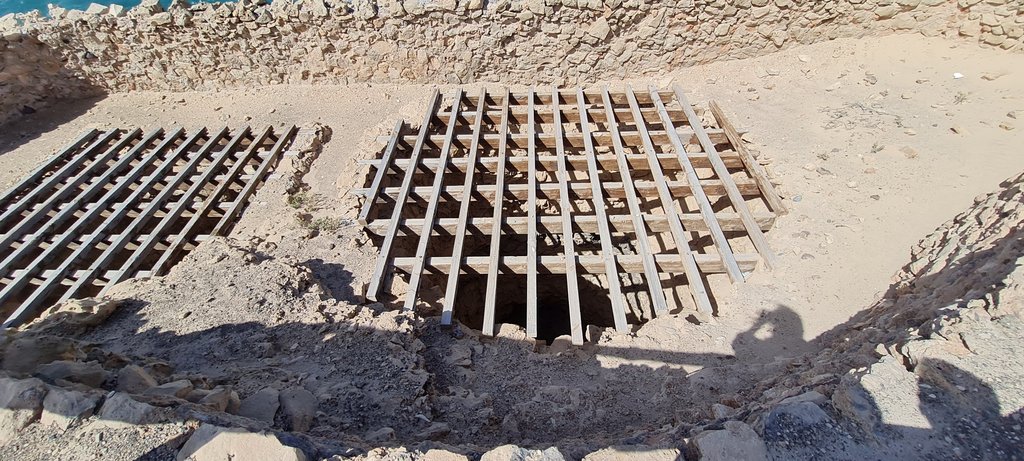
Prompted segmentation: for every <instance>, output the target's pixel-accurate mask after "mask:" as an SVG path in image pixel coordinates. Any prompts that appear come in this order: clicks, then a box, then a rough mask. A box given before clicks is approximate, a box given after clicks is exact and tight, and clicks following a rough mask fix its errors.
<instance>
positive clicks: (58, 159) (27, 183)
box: [0, 129, 100, 210]
mask: <svg viewBox="0 0 1024 461" xmlns="http://www.w3.org/2000/svg"><path fill="white" fill-rule="evenodd" d="M98 134H100V130H97V129H91V130H86V131H85V132H84V133H82V135H81V136H79V137H78V138H76V139H75V140H74V141H72V142H71V143H70V144H68V145H67V146H64V148H63V149H61V150H59V151H57V153H56V154H53V155H52V156H50V158H48V159H46V161H45V162H43V164H42V165H39V166H38V167H37V168H36V169H35V170H32V172H31V173H29V174H28V176H27V177H26V178H25V179H23V180H22V181H21V182H19V183H17V184H15V185H13V186H11V188H10V189H8V190H7V192H4V194H3V195H0V197H2V198H0V207H2V206H5V205H6V204H8V203H10V202H13V201H14V199H15V197H17V196H18V195H25V194H31V193H32V191H33V190H34V189H35V187H33V186H36V187H38V186H40V184H37V183H38V182H39V181H40V180H41V179H43V176H46V173H49V172H50V171H52V170H53V169H54V168H58V165H60V164H61V163H62V162H66V161H74V158H75V157H77V155H72V154H75V153H76V152H77V153H78V154H79V155H80V154H83V153H84V151H81V150H80V149H81V148H82V146H84V145H85V144H86V143H88V142H89V141H92V140H93V139H95V138H96V135H98ZM69 157H71V158H69ZM26 189H27V190H26ZM5 210H6V208H5Z"/></svg>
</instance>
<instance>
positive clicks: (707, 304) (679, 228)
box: [626, 88, 731, 322]
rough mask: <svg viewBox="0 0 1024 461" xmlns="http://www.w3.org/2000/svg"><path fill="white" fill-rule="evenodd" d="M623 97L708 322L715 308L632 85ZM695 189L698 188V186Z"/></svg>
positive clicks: (692, 290)
mask: <svg viewBox="0 0 1024 461" xmlns="http://www.w3.org/2000/svg"><path fill="white" fill-rule="evenodd" d="M626 96H627V97H628V99H629V106H630V108H631V109H633V120H634V121H636V126H637V128H638V129H639V130H640V139H641V140H642V142H643V145H644V150H645V151H646V152H647V158H648V161H649V162H650V164H651V175H652V176H654V180H655V182H656V183H657V184H658V198H659V200H660V201H661V207H662V208H663V209H664V210H665V214H666V215H668V224H669V229H671V230H672V239H673V240H675V242H676V252H678V254H679V260H680V262H682V266H683V272H684V273H685V274H686V283H687V285H689V287H690V294H691V295H692V296H693V302H694V304H695V305H696V306H697V312H698V313H699V314H700V315H701V316H702V317H703V318H702V319H701V320H702V321H705V322H707V321H710V320H711V318H712V317H713V316H714V308H712V306H711V299H710V298H709V297H708V291H707V289H706V288H705V287H704V280H703V279H702V278H701V276H700V269H699V268H698V267H697V262H696V260H695V259H694V256H693V249H692V248H690V239H689V238H687V236H686V229H685V228H683V223H682V221H680V220H679V213H678V211H677V210H676V200H675V198H674V197H672V193H671V192H670V191H669V189H668V185H667V184H665V175H664V173H662V171H661V165H659V164H658V159H657V157H656V155H655V154H656V153H657V152H655V150H654V145H653V144H651V141H650V139H649V138H648V137H647V136H645V133H646V132H647V123H646V122H644V121H643V119H642V118H641V117H640V111H639V109H640V105H639V104H638V103H637V102H636V95H635V93H634V92H633V88H628V89H627V90H626ZM694 189H699V187H698V188H694ZM705 219H706V217H705ZM712 220H713V221H714V224H717V223H718V221H717V220H716V219H715V218H714V217H712ZM708 225H709V226H711V225H712V223H710V222H709V223H708ZM730 256H731V253H730ZM665 313H667V312H658V314H665Z"/></svg>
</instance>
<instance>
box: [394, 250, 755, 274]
mask: <svg viewBox="0 0 1024 461" xmlns="http://www.w3.org/2000/svg"><path fill="white" fill-rule="evenodd" d="M644 258H645V257H644V256H641V255H618V256H617V257H616V260H618V262H619V268H620V270H621V271H622V272H623V273H627V274H641V273H644V271H645V269H644ZM694 258H695V259H696V260H697V265H698V266H699V267H700V270H701V272H703V273H705V274H720V273H722V272H724V271H725V266H724V265H723V264H722V258H721V257H719V256H718V255H708V254H697V255H694ZM528 260H529V257H527V256H502V257H501V260H500V261H498V269H499V271H501V274H504V275H529V274H530V273H533V274H537V273H538V272H536V271H535V272H530V271H529V270H528V269H527V266H528V265H529V264H528ZM651 260H652V261H654V263H655V270H656V273H664V274H682V273H683V272H684V270H685V269H684V268H683V266H682V264H681V263H680V261H679V255H678V254H675V253H672V254H659V255H651ZM760 260H761V257H760V256H758V255H757V254H755V253H736V261H737V263H739V265H740V267H741V268H742V269H744V270H748V271H750V270H754V267H756V266H757V262H758V261H760ZM577 262H578V264H579V268H580V269H581V270H582V271H583V272H584V273H587V274H591V275H602V274H604V259H603V258H602V257H601V256H600V255H578V256H577ZM451 263H452V259H451V258H448V257H443V256H438V257H432V258H427V259H426V261H425V262H424V268H425V269H426V270H429V271H431V272H434V273H438V274H447V273H450V272H452V266H451ZM489 263H490V261H489V258H488V257H487V256H467V257H466V258H465V259H464V260H463V261H462V267H461V268H460V273H462V274H469V275H482V274H484V273H486V271H487V270H488V267H487V266H488V265H489ZM414 264H415V258H409V257H404V258H395V259H394V265H395V268H396V269H398V270H401V271H406V272H407V271H409V270H410V269H411V268H412V267H413V265H414ZM537 269H538V271H539V273H541V274H555V275H561V274H564V273H565V258H563V257H562V256H560V255H559V256H541V257H540V258H539V260H538V262H537Z"/></svg>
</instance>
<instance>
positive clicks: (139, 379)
mask: <svg viewBox="0 0 1024 461" xmlns="http://www.w3.org/2000/svg"><path fill="white" fill-rule="evenodd" d="M157 385H158V383H157V382H156V380H155V379H153V377H152V376H150V374H149V372H147V371H146V370H145V369H144V368H142V367H140V366H138V365H128V366H126V367H124V368H122V369H121V371H120V372H118V373H117V390H119V391H121V392H130V393H132V394H141V393H143V392H146V391H147V390H149V388H152V387H156V386H157Z"/></svg>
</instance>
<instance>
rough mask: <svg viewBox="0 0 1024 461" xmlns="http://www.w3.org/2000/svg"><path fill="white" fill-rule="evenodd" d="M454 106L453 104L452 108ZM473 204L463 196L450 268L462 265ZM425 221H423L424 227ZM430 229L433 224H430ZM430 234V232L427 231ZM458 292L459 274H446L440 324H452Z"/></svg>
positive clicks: (469, 176) (471, 172) (472, 156)
mask: <svg viewBox="0 0 1024 461" xmlns="http://www.w3.org/2000/svg"><path fill="white" fill-rule="evenodd" d="M486 96H487V90H486V89H484V88H481V89H480V97H479V98H478V99H477V101H478V102H477V106H476V110H477V111H478V112H479V111H483V110H485V108H486V107H487V98H486ZM454 107H455V105H454V104H453V108H454ZM452 114H453V115H457V114H458V110H453V111H452ZM481 125H482V119H480V118H477V120H476V122H475V123H474V124H473V135H474V137H475V138H474V139H473V143H472V144H470V148H469V165H470V167H469V168H468V169H467V171H466V178H465V181H464V182H463V185H462V188H463V189H464V190H469V191H472V190H473V186H474V185H475V184H474V179H475V177H476V160H477V158H478V156H479V147H480V146H479V143H478V139H477V138H479V136H480V127H481ZM472 202H473V194H472V193H469V194H463V196H462V203H460V204H459V218H458V220H459V224H458V226H457V229H456V231H455V245H454V246H452V266H459V265H461V264H462V252H463V248H462V246H463V245H464V244H465V241H466V226H467V224H468V221H469V205H470V203H472ZM425 224H426V220H424V225H425ZM430 228H431V229H432V228H433V223H431V227H430ZM427 232H428V233H430V231H429V230H428V231H427ZM458 290H459V274H456V273H451V274H448V285H447V286H446V287H445V295H444V304H443V305H442V307H441V324H442V325H451V323H452V311H453V310H454V308H455V296H456V294H457V293H458Z"/></svg>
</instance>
